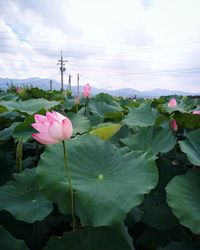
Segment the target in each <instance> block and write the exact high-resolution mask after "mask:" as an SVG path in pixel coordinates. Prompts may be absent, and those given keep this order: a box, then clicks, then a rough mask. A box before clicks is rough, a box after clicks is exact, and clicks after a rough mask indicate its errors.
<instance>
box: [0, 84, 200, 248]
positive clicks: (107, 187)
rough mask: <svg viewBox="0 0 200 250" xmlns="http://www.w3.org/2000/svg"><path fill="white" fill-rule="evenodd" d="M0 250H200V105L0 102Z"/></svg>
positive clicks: (18, 97)
mask: <svg viewBox="0 0 200 250" xmlns="http://www.w3.org/2000/svg"><path fill="white" fill-rule="evenodd" d="M0 147H1V149H0V249H1V250H28V249H30V250H42V249H44V250H133V249H138V250H154V249H155V250H182V249H183V250H189V249H190V250H193V249H199V248H200V99H199V98H198V97H197V98H192V97H180V96H175V97H171V96H170V97H160V98H159V99H142V98H141V99H131V98H127V99H124V98H120V97H119V98H114V97H111V96H109V95H108V94H103V93H101V94H98V95H96V96H95V97H91V96H90V86H89V85H88V86H85V89H84V93H82V95H81V96H80V98H79V97H73V96H71V95H70V93H69V92H60V91H44V90H41V89H37V88H32V89H26V90H21V91H17V92H13V91H10V92H3V91H2V92H1V93H0Z"/></svg>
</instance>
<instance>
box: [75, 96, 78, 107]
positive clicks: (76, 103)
mask: <svg viewBox="0 0 200 250" xmlns="http://www.w3.org/2000/svg"><path fill="white" fill-rule="evenodd" d="M78 104H79V96H76V97H75V105H78Z"/></svg>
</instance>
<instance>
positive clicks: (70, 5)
mask: <svg viewBox="0 0 200 250" xmlns="http://www.w3.org/2000/svg"><path fill="white" fill-rule="evenodd" d="M199 10H200V0H0V77H10V78H20V79H21V78H27V77H41V78H51V79H55V80H60V72H59V66H57V60H58V59H59V57H60V51H61V50H62V51H63V57H64V59H66V60H67V61H68V62H67V63H66V71H65V74H64V81H65V83H67V81H68V75H69V74H71V75H72V83H73V84H76V76H77V73H79V74H80V83H81V84H85V83H87V82H89V83H90V84H91V85H92V86H95V87H97V88H108V89H117V88H124V87H131V88H135V89H137V90H151V89H154V88H163V89H171V90H184V91H191V92H200V15H199Z"/></svg>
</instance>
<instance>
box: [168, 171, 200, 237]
mask: <svg viewBox="0 0 200 250" xmlns="http://www.w3.org/2000/svg"><path fill="white" fill-rule="evenodd" d="M199 180H200V173H199V172H188V173H186V174H184V175H179V176H176V177H175V178H174V179H173V180H172V181H171V182H170V183H169V184H168V185H167V188H166V192H167V203H168V204H169V206H170V207H171V209H172V212H173V213H174V214H175V216H176V217H177V218H178V219H179V222H180V223H181V224H183V225H184V226H186V227H189V228H190V229H191V231H192V232H193V233H194V234H199V233H200V203H199V200H200V181H199Z"/></svg>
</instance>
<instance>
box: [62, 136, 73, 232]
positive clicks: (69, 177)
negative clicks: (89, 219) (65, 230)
mask: <svg viewBox="0 0 200 250" xmlns="http://www.w3.org/2000/svg"><path fill="white" fill-rule="evenodd" d="M62 142H63V152H64V164H65V170H66V174H67V179H68V183H69V189H70V195H71V211H72V230H73V231H74V230H75V228H76V216H75V206H74V191H73V188H72V183H71V176H70V172H69V168H68V166H67V151H66V145H65V141H64V140H63V141H62Z"/></svg>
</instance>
